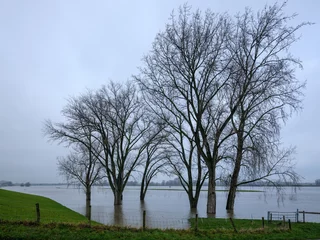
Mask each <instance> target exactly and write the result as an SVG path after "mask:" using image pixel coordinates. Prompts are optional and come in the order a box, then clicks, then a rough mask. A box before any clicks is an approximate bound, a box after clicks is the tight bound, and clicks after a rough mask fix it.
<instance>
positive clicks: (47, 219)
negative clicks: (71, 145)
mask: <svg viewBox="0 0 320 240" xmlns="http://www.w3.org/2000/svg"><path fill="white" fill-rule="evenodd" d="M35 203H39V204H40V209H41V223H40V224H36V223H35V219H36V213H35ZM190 222H191V226H192V227H191V229H189V230H170V229H169V230H159V229H147V230H146V231H142V229H135V228H125V227H113V226H104V225H98V224H95V225H93V226H91V227H90V226H88V225H87V221H86V218H85V217H84V216H82V215H80V214H78V213H76V212H74V211H72V210H70V209H68V208H66V207H64V206H62V205H61V204H59V203H57V202H55V201H52V200H50V199H48V198H45V197H39V196H35V195H30V194H23V193H16V192H11V191H7V190H1V189H0V239H49V240H51V239H156V240H157V239H239V240H240V239H259V240H261V239H266V240H267V239H279V240H281V239H317V238H320V224H317V223H292V230H289V229H288V224H286V225H285V226H283V225H282V224H281V223H280V222H273V223H272V224H267V223H265V226H264V228H262V222H261V220H253V221H251V220H240V219H235V220H234V225H235V227H236V230H237V231H235V230H234V228H233V226H232V224H231V222H230V221H229V220H228V219H213V218H210V219H207V218H206V219H203V218H199V220H198V230H197V231H196V230H195V219H191V220H190Z"/></svg>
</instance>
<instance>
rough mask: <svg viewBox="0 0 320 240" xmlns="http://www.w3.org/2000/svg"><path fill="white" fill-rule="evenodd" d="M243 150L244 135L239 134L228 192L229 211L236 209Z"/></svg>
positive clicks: (227, 207) (227, 206)
mask: <svg viewBox="0 0 320 240" xmlns="http://www.w3.org/2000/svg"><path fill="white" fill-rule="evenodd" d="M242 150H243V135H242V134H239V135H238V146H237V156H236V162H235V165H234V169H233V173H232V177H231V181H230V188H229V193H228V199H227V205H226V209H227V210H229V211H233V209H234V202H235V199H236V191H237V184H238V177H239V173H240V168H241V161H242Z"/></svg>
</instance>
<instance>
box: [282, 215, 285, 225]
mask: <svg viewBox="0 0 320 240" xmlns="http://www.w3.org/2000/svg"><path fill="white" fill-rule="evenodd" d="M282 223H283V226H285V225H286V216H285V215H283V216H282Z"/></svg>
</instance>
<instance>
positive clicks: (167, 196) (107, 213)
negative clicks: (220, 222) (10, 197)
mask: <svg viewBox="0 0 320 240" xmlns="http://www.w3.org/2000/svg"><path fill="white" fill-rule="evenodd" d="M6 189H8V190H12V191H18V192H25V193H31V194H36V195H41V196H45V197H49V198H51V199H53V200H55V201H57V202H59V203H61V204H62V205H65V206H67V207H69V208H71V209H73V210H75V211H77V212H79V213H81V214H84V213H85V195H84V192H83V190H81V189H75V188H70V187H69V188H67V187H66V186H31V187H7V188H6ZM218 189H220V190H224V189H225V188H223V187H220V188H218ZM242 189H247V190H262V191H264V192H238V193H237V198H236V203H235V211H234V215H233V216H234V217H235V218H246V219H261V217H265V218H266V217H267V212H268V211H281V212H295V211H297V209H299V211H310V212H320V204H319V203H320V188H319V187H302V188H300V189H297V190H296V192H295V191H294V190H293V189H291V188H287V189H286V194H285V195H284V198H283V199H282V200H283V201H282V200H280V201H279V199H278V197H277V195H276V193H275V192H274V191H269V190H268V189H264V188H252V187H250V188H249V187H248V188H242ZM206 198H207V193H206V191H203V192H201V195H200V199H199V203H198V209H197V212H194V211H190V208H189V202H188V197H187V195H186V193H185V192H184V191H183V190H182V188H179V187H171V188H169V187H150V190H148V192H147V195H146V199H145V201H144V203H141V202H140V200H139V188H137V187H127V188H126V190H125V191H124V194H123V205H122V206H114V205H113V194H112V191H111V189H108V188H102V187H94V188H93V190H92V204H91V205H92V220H95V221H98V222H101V223H104V224H108V225H124V226H134V227H141V226H142V214H143V211H144V210H145V211H146V225H147V227H157V228H187V227H188V226H189V222H188V219H189V218H190V217H194V216H195V214H196V213H198V215H199V217H207V214H206ZM226 199H227V193H226V192H217V214H216V217H219V218H227V217H228V213H227V212H226V210H225V205H226ZM301 217H302V216H301ZM306 220H307V221H314V222H320V215H306Z"/></svg>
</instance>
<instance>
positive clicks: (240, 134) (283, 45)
mask: <svg viewBox="0 0 320 240" xmlns="http://www.w3.org/2000/svg"><path fill="white" fill-rule="evenodd" d="M284 6H285V4H283V5H280V6H279V5H278V4H277V3H276V4H274V5H272V6H269V7H268V6H266V7H265V8H264V9H263V10H261V11H259V12H258V13H257V14H256V13H254V12H252V11H251V10H249V9H247V10H246V11H245V13H244V14H242V15H239V16H238V17H237V21H236V22H235V28H234V31H233V33H232V34H230V39H229V41H228V43H229V45H228V48H229V49H230V51H231V52H233V60H232V64H233V66H234V67H235V68H237V69H238V71H237V74H235V75H233V77H234V84H233V85H232V87H233V88H234V89H235V91H232V94H233V95H232V96H230V99H233V98H235V99H237V98H238V99H239V105H238V109H237V111H236V113H235V114H234V115H233V117H232V121H231V123H232V128H233V129H234V133H235V142H236V144H235V152H236V153H235V157H234V159H233V160H234V165H233V166H234V169H233V172H232V176H231V181H230V189H229V194H228V200H227V206H226V208H227V210H233V208H234V200H235V194H236V188H237V186H238V185H239V183H238V177H239V173H240V170H241V166H242V165H243V164H242V163H243V162H242V160H243V156H244V155H246V157H247V158H248V156H250V157H249V159H250V158H251V159H252V161H254V160H253V159H256V160H257V159H258V158H259V159H260V160H259V161H255V164H257V163H259V164H260V167H261V169H262V168H263V167H262V166H266V165H271V166H273V167H272V168H270V169H273V171H267V172H269V173H268V174H267V173H264V174H263V175H259V176H250V177H251V180H250V181H254V179H255V177H256V179H259V180H261V179H262V176H264V177H266V178H267V177H269V176H270V175H273V174H274V172H275V170H276V169H278V168H277V167H278V166H280V165H281V164H283V163H284V162H287V161H288V157H286V158H284V157H279V159H282V160H281V161H280V162H279V161H275V162H276V163H277V164H276V166H275V165H273V164H272V161H273V159H274V158H275V159H277V158H278V157H276V156H272V155H274V151H273V150H272V149H271V146H272V147H274V148H276V149H275V150H277V151H276V152H278V154H280V153H279V150H278V147H277V145H278V144H279V134H280V127H281V123H282V122H285V121H286V120H287V118H288V117H289V116H290V114H291V113H292V111H295V110H298V109H300V108H301V96H302V92H301V90H302V89H303V87H304V83H301V82H299V81H298V80H297V79H296V78H295V75H294V73H295V69H296V68H297V67H301V62H300V61H299V60H298V59H296V58H294V57H293V56H291V54H290V53H289V52H288V50H289V48H290V46H291V45H292V44H293V43H294V42H296V41H297V38H296V37H295V33H296V32H297V31H298V30H299V29H300V28H301V27H303V26H304V25H306V23H302V24H300V25H298V26H295V27H291V26H288V24H287V22H288V21H289V20H290V19H292V18H293V17H294V16H285V15H284V11H283V8H284ZM263 145H268V146H263ZM262 149H263V150H264V151H265V150H266V149H268V151H271V152H270V153H265V154H261V150H262ZM286 152H287V153H288V152H291V153H292V151H291V150H288V151H286ZM266 155H267V156H268V158H265V157H263V156H266ZM280 155H281V156H282V154H280ZM246 163H247V164H246V165H245V166H249V165H251V166H256V165H255V164H249V165H248V161H247V162H246ZM289 169H291V167H289V168H288V171H286V170H284V169H282V171H278V172H279V173H280V172H281V173H283V177H284V176H290V177H291V179H292V180H296V179H297V175H296V174H294V172H293V171H291V170H290V171H289ZM289 172H290V174H289ZM277 175H278V176H280V174H277ZM250 177H249V179H250Z"/></svg>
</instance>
